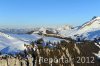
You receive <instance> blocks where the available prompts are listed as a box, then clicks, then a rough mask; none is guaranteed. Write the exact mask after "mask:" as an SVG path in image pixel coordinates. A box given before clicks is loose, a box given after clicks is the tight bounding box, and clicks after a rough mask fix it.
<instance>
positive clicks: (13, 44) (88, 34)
mask: <svg viewBox="0 0 100 66" xmlns="http://www.w3.org/2000/svg"><path fill="white" fill-rule="evenodd" d="M45 35H53V36H60V37H71V38H73V39H76V38H77V36H78V37H80V38H81V39H82V38H85V40H94V39H95V38H99V37H100V17H93V18H92V19H91V20H90V21H88V22H86V23H84V24H83V25H82V26H77V27H72V26H70V25H65V26H62V27H59V28H52V27H51V28H45V27H41V28H34V29H6V28H5V29H0V51H2V52H3V53H10V52H12V53H16V52H20V51H21V50H24V49H25V47H24V44H30V42H32V41H35V40H38V39H40V38H43V40H44V41H45V42H46V41H51V42H59V41H60V40H61V39H59V38H56V37H53V36H52V37H50V36H49V37H47V36H45Z"/></svg>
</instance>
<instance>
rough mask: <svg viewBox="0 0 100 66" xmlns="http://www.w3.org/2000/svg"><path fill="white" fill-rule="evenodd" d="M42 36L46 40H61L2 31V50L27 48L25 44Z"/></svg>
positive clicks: (16, 50)
mask: <svg viewBox="0 0 100 66" xmlns="http://www.w3.org/2000/svg"><path fill="white" fill-rule="evenodd" d="M40 38H43V40H44V41H45V42H47V41H48V42H49V41H50V42H59V41H60V40H61V39H58V38H54V37H45V36H40V35H37V34H31V35H30V34H11V33H10V34H9V33H8V34H5V33H2V32H0V51H1V52H2V53H17V52H20V51H22V50H24V49H25V47H24V44H30V43H31V42H32V41H35V40H38V39H40Z"/></svg>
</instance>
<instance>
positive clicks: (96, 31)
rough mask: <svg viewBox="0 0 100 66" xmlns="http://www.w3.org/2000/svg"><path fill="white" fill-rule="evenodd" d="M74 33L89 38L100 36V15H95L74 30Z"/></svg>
mask: <svg viewBox="0 0 100 66" xmlns="http://www.w3.org/2000/svg"><path fill="white" fill-rule="evenodd" d="M73 35H82V36H83V37H86V38H87V39H89V40H93V39H94V38H96V37H100V17H93V18H92V19H91V20H90V21H88V22H86V23H85V24H83V25H82V26H81V27H80V28H79V29H78V30H77V31H76V32H74V33H73Z"/></svg>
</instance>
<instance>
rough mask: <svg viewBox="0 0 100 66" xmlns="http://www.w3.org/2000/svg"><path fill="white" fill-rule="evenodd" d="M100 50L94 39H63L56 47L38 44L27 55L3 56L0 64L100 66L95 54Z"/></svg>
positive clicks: (19, 65) (16, 65)
mask: <svg viewBox="0 0 100 66" xmlns="http://www.w3.org/2000/svg"><path fill="white" fill-rule="evenodd" d="M30 47H31V48H32V46H30ZM99 50H100V48H99V47H97V46H96V45H95V43H94V42H92V41H84V42H80V43H78V44H77V43H76V42H75V41H74V40H70V42H66V41H62V42H61V44H59V45H57V47H55V48H48V47H39V46H38V49H37V50H36V51H34V50H31V51H29V52H30V53H29V54H28V55H27V57H16V58H14V57H8V58H6V59H5V58H2V59H1V60H0V66H100V61H99V59H97V57H96V56H95V55H94V53H98V52H99ZM34 53H36V54H35V55H34Z"/></svg>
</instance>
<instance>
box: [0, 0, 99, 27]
mask: <svg viewBox="0 0 100 66" xmlns="http://www.w3.org/2000/svg"><path fill="white" fill-rule="evenodd" d="M93 16H100V0H0V27H40V26H46V27H48V26H50V27H54V26H58V25H65V24H69V25H74V26H79V25H82V24H83V23H85V22H87V21H89V20H90V19H91V18H92V17H93Z"/></svg>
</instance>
